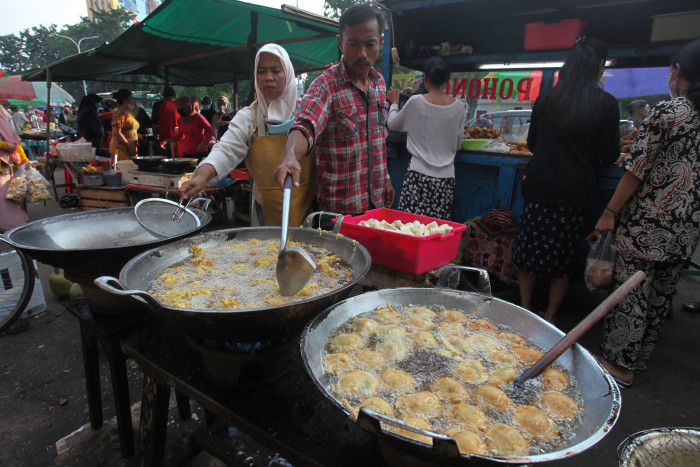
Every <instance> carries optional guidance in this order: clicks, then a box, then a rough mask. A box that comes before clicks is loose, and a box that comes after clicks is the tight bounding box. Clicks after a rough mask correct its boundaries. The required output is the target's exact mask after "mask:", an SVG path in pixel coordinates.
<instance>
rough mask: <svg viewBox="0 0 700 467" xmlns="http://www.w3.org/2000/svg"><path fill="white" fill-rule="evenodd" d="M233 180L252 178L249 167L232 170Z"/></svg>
mask: <svg viewBox="0 0 700 467" xmlns="http://www.w3.org/2000/svg"><path fill="white" fill-rule="evenodd" d="M231 179H232V180H250V172H248V169H234V170H232V171H231Z"/></svg>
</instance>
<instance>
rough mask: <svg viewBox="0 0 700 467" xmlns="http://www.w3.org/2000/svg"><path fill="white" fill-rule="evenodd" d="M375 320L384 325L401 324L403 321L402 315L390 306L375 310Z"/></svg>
mask: <svg viewBox="0 0 700 467" xmlns="http://www.w3.org/2000/svg"><path fill="white" fill-rule="evenodd" d="M374 318H375V319H376V320H377V321H379V322H380V323H382V324H399V323H400V322H401V320H402V319H403V317H402V316H401V313H399V312H397V311H396V310H394V309H393V308H392V307H390V306H387V307H384V308H379V309H377V310H375V312H374Z"/></svg>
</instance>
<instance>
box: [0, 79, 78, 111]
mask: <svg viewBox="0 0 700 467" xmlns="http://www.w3.org/2000/svg"><path fill="white" fill-rule="evenodd" d="M46 97H47V89H46V83H41V82H31V81H22V79H21V77H20V75H11V76H3V77H2V78H0V102H2V103H7V102H9V101H10V100H12V101H13V102H12V103H13V104H20V105H21V104H26V105H47V102H46ZM73 102H75V99H73V96H71V95H70V94H68V93H67V92H66V91H64V90H63V88H61V87H60V86H59V85H58V84H56V83H51V105H63V104H71V103H73Z"/></svg>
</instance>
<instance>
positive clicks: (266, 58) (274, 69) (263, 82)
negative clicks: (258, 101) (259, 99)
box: [255, 53, 287, 102]
mask: <svg viewBox="0 0 700 467" xmlns="http://www.w3.org/2000/svg"><path fill="white" fill-rule="evenodd" d="M255 80H256V81H257V83H258V88H259V89H260V92H262V93H263V96H265V99H266V100H267V101H268V102H270V101H274V100H275V99H277V98H278V97H279V96H281V95H282V93H283V92H284V86H285V83H286V82H287V76H286V74H285V72H284V67H283V66H282V61H281V60H280V58H279V57H277V56H275V55H272V54H268V53H262V54H260V58H259V59H258V68H257V69H256V70H255Z"/></svg>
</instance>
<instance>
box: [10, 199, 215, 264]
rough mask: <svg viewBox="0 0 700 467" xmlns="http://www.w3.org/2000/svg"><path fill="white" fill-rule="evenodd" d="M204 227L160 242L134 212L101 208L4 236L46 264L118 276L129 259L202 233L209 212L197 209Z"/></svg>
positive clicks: (43, 221)
mask: <svg viewBox="0 0 700 467" xmlns="http://www.w3.org/2000/svg"><path fill="white" fill-rule="evenodd" d="M193 211H194V212H195V213H196V214H197V216H198V217H199V219H200V222H201V226H200V227H199V228H196V229H193V230H191V231H186V232H183V233H181V234H179V235H177V236H175V237H171V238H166V239H163V238H159V237H156V236H155V235H153V234H151V233H150V232H148V231H147V230H146V229H144V228H143V227H142V226H141V224H139V222H138V220H137V219H136V215H135V214H134V208H113V209H100V210H95V211H84V212H78V213H74V214H63V215H61V216H55V217H47V218H45V219H39V220H36V221H33V222H29V223H27V224H24V225H21V226H19V227H15V228H14V229H11V230H9V231H8V232H6V233H5V238H6V239H7V240H8V241H9V242H10V243H12V245H13V246H14V247H15V248H18V249H20V250H21V251H22V252H23V253H25V254H27V255H29V256H31V257H32V258H34V259H36V260H37V261H40V262H42V263H44V264H48V265H50V266H53V267H56V268H63V269H66V270H68V271H74V272H80V273H82V274H92V275H95V276H98V275H105V274H114V275H116V274H118V273H119V271H120V270H121V268H122V266H124V264H126V262H127V261H129V260H130V259H131V258H133V257H134V256H136V255H137V254H139V253H141V252H142V251H145V250H148V249H150V248H153V247H156V246H159V245H164V244H166V243H169V242H172V241H173V240H177V239H180V238H184V237H186V236H188V235H192V234H195V233H197V232H198V231H201V230H202V229H203V228H204V227H206V226H207V225H208V224H209V223H210V222H211V214H209V213H207V212H206V211H202V210H199V209H193Z"/></svg>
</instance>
